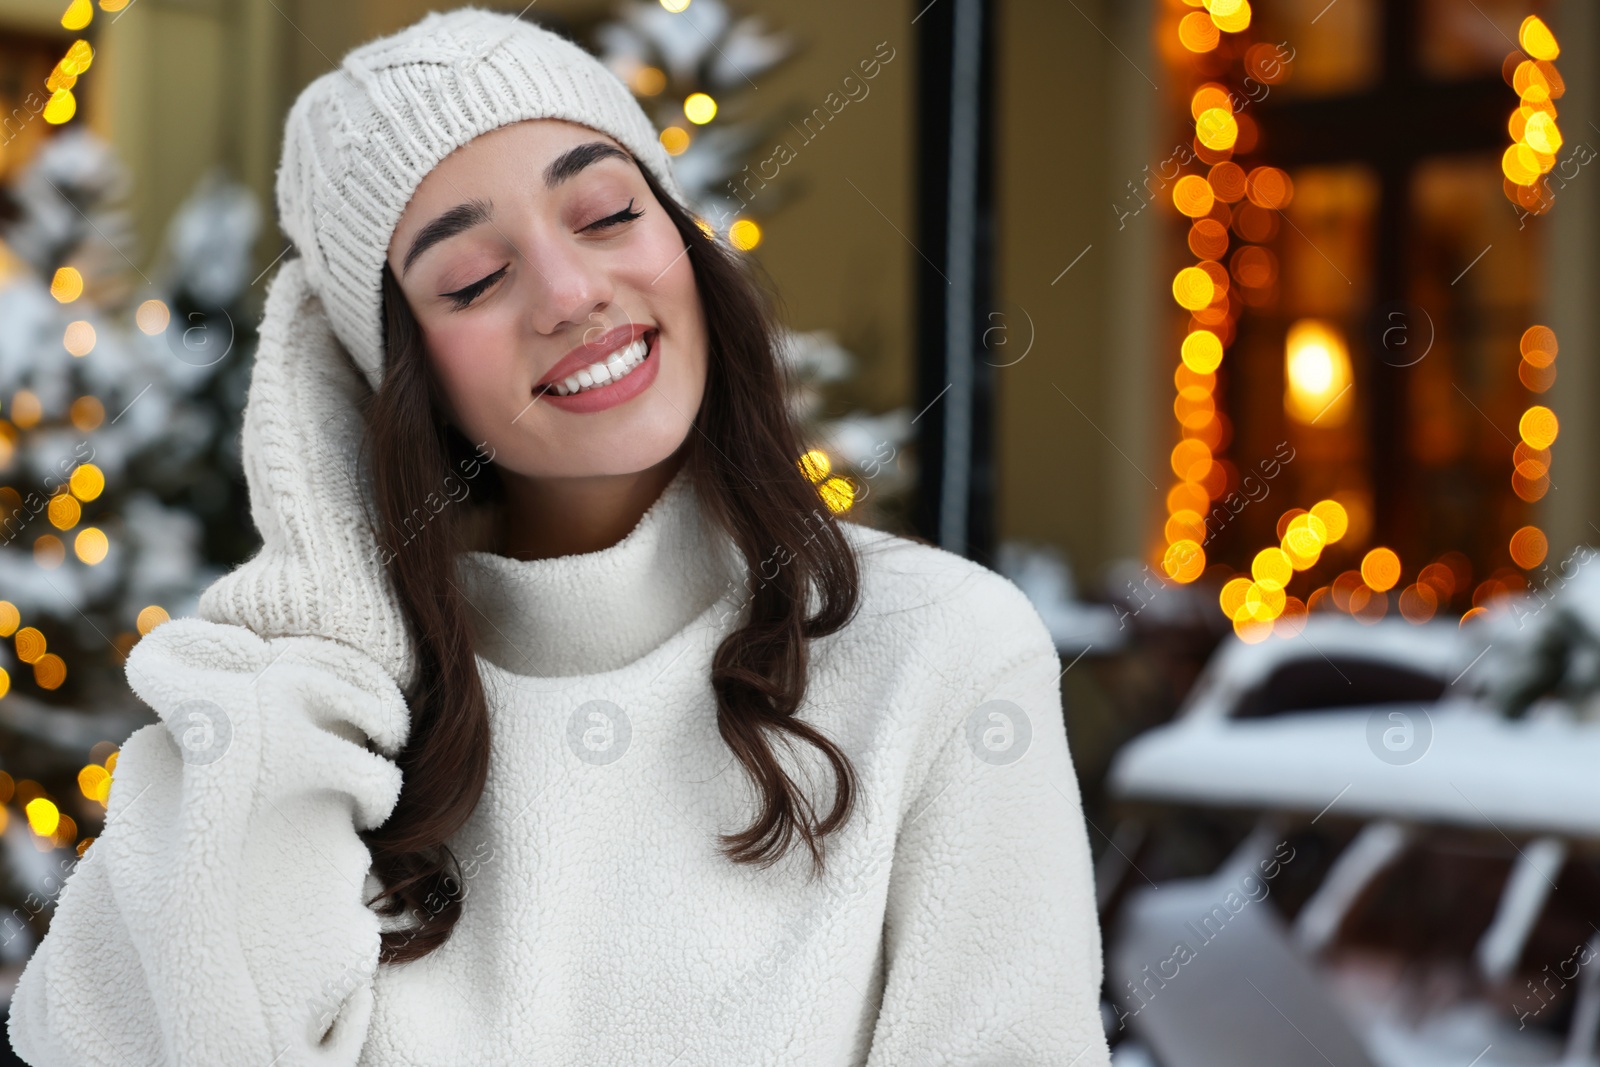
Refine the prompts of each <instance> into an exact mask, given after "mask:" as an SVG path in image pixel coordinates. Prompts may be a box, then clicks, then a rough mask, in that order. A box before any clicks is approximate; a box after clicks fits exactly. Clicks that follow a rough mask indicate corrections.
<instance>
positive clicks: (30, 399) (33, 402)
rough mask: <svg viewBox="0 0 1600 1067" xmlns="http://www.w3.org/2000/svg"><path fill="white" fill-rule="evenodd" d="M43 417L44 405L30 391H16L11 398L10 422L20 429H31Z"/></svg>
mask: <svg viewBox="0 0 1600 1067" xmlns="http://www.w3.org/2000/svg"><path fill="white" fill-rule="evenodd" d="M43 417H44V404H42V403H41V402H40V401H39V394H38V393H36V392H34V391H33V390H32V389H18V390H17V391H16V394H15V395H13V396H12V398H11V421H12V422H14V423H16V424H17V425H18V426H20V427H21V428H22V429H24V430H27V429H31V428H33V427H34V426H37V425H38V424H39V420H40V419H41V418H43Z"/></svg>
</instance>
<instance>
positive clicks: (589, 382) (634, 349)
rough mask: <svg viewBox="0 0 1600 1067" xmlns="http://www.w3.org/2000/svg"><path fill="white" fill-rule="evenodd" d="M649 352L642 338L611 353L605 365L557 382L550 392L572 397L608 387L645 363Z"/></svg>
mask: <svg viewBox="0 0 1600 1067" xmlns="http://www.w3.org/2000/svg"><path fill="white" fill-rule="evenodd" d="M649 351H650V342H649V341H647V340H645V339H644V338H643V337H641V338H639V339H638V340H637V341H635V342H633V344H631V345H629V346H627V347H626V348H621V349H618V350H617V351H615V352H613V353H611V355H610V356H608V357H607V358H606V361H605V362H604V363H592V364H590V365H589V366H587V367H584V368H583V369H582V370H580V371H578V373H576V374H574V375H572V376H570V377H568V378H563V379H562V380H561V381H559V382H556V383H555V384H554V385H552V386H551V387H550V391H551V392H552V393H555V394H556V395H557V396H570V395H571V394H573V393H577V392H582V391H583V390H585V389H594V388H596V387H597V386H602V385H608V384H610V383H611V382H614V381H617V380H618V379H620V378H625V377H627V376H628V375H629V374H630V373H632V371H633V369H634V368H635V367H637V366H638V365H639V364H641V363H643V362H644V358H645V356H646V354H648V353H649Z"/></svg>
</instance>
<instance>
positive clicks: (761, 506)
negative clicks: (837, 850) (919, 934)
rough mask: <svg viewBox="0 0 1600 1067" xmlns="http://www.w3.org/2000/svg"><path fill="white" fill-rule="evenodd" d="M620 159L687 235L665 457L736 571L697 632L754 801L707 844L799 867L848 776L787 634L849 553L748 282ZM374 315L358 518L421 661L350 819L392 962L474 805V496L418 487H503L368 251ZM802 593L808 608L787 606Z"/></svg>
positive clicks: (816, 867)
mask: <svg viewBox="0 0 1600 1067" xmlns="http://www.w3.org/2000/svg"><path fill="white" fill-rule="evenodd" d="M639 171H640V173H641V174H642V175H643V176H644V179H645V182H646V183H647V184H648V185H649V187H650V191H651V192H652V193H653V194H654V195H655V198H656V201H657V203H658V204H660V206H661V207H662V209H663V210H665V211H666V213H667V216H668V217H669V218H671V219H672V222H673V225H675V226H676V227H677V229H678V233H679V235H680V236H681V237H682V238H683V241H684V243H685V244H686V245H687V246H688V256H689V262H690V263H691V264H692V265H693V267H694V275H695V283H696V286H697V288H698V290H699V297H700V301H701V304H702V307H703V308H704V310H705V319H706V326H707V346H708V351H707V356H708V360H707V364H708V365H707V372H706V386H705V392H704V396H703V399H702V401H701V405H700V409H699V411H698V412H697V413H696V416H695V419H694V429H692V430H691V431H690V433H689V435H688V439H687V441H686V442H685V444H684V446H683V447H684V448H686V449H687V454H686V455H685V456H684V457H683V462H685V463H688V464H690V465H691V471H690V473H691V476H692V478H693V483H694V486H695V489H696V492H697V496H698V500H699V503H700V505H701V507H702V508H703V509H704V510H705V513H706V514H707V516H708V517H709V518H710V519H711V520H712V525H713V527H714V528H717V529H721V530H723V531H725V532H726V533H727V535H728V536H729V537H731V538H732V540H733V541H734V543H735V544H737V546H738V548H739V550H740V552H741V554H742V555H743V557H744V561H745V564H746V566H747V571H748V573H747V580H746V583H745V585H746V589H747V591H748V593H749V595H748V596H747V597H746V608H745V609H744V612H745V613H744V614H742V616H741V619H742V622H741V624H740V625H738V626H737V628H736V629H734V630H733V631H732V632H731V633H729V634H728V636H727V637H726V638H725V639H724V640H723V641H722V643H721V645H720V646H719V647H718V648H717V651H716V654H715V656H714V657H713V659H712V663H711V685H712V689H713V691H714V692H715V693H716V698H717V727H718V730H719V731H720V733H721V735H722V739H723V741H724V742H725V743H726V744H727V745H728V747H729V748H730V749H731V750H732V752H733V755H734V756H735V757H737V759H738V760H739V762H740V763H741V764H743V766H744V769H745V772H746V773H747V774H748V775H749V777H750V779H751V780H752V782H753V783H754V784H755V785H756V787H757V788H758V789H759V792H760V795H761V807H760V811H759V812H758V813H757V814H756V817H755V819H754V821H753V822H752V823H751V824H750V825H749V826H748V827H747V828H745V829H744V830H742V831H740V832H738V833H734V834H723V835H721V839H722V842H723V844H722V846H721V851H722V852H723V854H724V855H726V856H727V857H728V858H729V859H730V860H732V861H733V862H736V863H753V864H760V865H762V866H763V867H768V866H771V865H772V864H774V863H776V862H777V861H778V860H779V859H781V858H782V857H783V856H784V855H785V854H786V853H787V852H789V850H790V848H791V846H792V845H793V843H794V842H795V840H796V839H797V838H798V840H799V841H800V842H801V843H802V844H803V845H804V846H805V847H806V848H807V849H808V850H809V852H810V856H811V861H812V873H813V876H814V875H815V874H816V873H817V872H819V871H820V870H821V869H822V866H823V852H824V850H823V847H822V846H823V839H824V838H825V837H827V835H829V834H831V833H833V832H834V831H836V830H838V829H840V828H841V827H843V826H844V825H845V823H846V822H847V821H848V820H849V817H850V814H851V812H852V811H853V809H854V806H855V798H856V793H857V785H856V777H855V770H854V768H853V767H852V765H851V763H850V760H849V759H848V758H847V757H846V755H845V753H844V752H843V751H841V750H840V749H839V748H838V746H836V745H835V744H834V743H833V742H832V741H831V740H829V739H828V738H827V737H826V736H824V735H823V734H821V733H820V732H818V731H817V730H816V729H814V728H813V727H812V726H810V725H808V724H807V723H805V722H803V721H801V720H799V719H797V718H795V712H796V711H797V709H798V708H799V707H800V703H801V700H802V698H803V696H804V694H805V688H806V667H807V642H808V641H809V640H810V639H812V638H816V637H821V636H824V635H826V634H830V633H833V632H835V631H837V630H839V629H841V628H842V627H843V626H844V625H845V624H846V623H847V622H849V621H850V619H851V618H852V617H853V616H854V614H855V612H856V609H857V606H858V604H859V600H860V574H859V567H858V561H857V558H856V554H855V552H854V549H853V547H852V545H851V543H850V541H849V539H848V536H847V534H846V533H845V531H844V530H843V529H842V528H841V526H840V525H839V523H838V522H837V521H836V520H835V519H834V517H833V515H832V513H831V512H830V511H829V510H828V509H827V508H826V507H819V504H820V500H819V497H818V496H817V492H816V490H815V488H814V487H813V486H812V484H811V483H810V482H809V481H808V480H807V478H806V477H805V476H804V474H803V473H802V471H801V469H800V467H799V465H798V462H797V461H798V458H799V456H800V453H801V434H800V432H799V428H798V426H797V425H796V423H795V420H794V416H793V414H792V412H791V408H790V406H789V404H788V402H787V400H786V398H785V389H784V387H785V377H784V375H785V370H784V363H783V361H782V360H781V357H780V355H779V352H778V349H777V344H778V340H777V331H778V322H777V315H776V311H775V309H774V305H773V300H772V297H771V296H770V295H769V290H768V288H766V287H764V286H763V285H762V284H760V283H758V281H757V277H756V275H755V274H754V273H753V268H752V267H751V265H750V264H749V263H748V262H747V261H745V260H744V259H743V258H742V257H741V256H739V255H738V254H737V253H735V252H733V251H732V250H731V249H730V248H729V247H728V246H727V245H726V244H723V243H719V242H717V241H715V240H713V239H712V238H710V237H708V236H707V234H706V233H705V232H704V231H703V230H701V228H700V226H699V225H697V224H696V222H695V220H694V218H692V217H691V216H690V215H689V214H688V213H687V212H686V211H685V210H684V208H683V207H681V206H680V205H679V204H678V203H677V202H676V201H675V200H673V198H672V197H671V196H670V195H668V194H666V193H664V192H663V191H662V189H661V187H660V185H659V184H658V183H657V182H656V181H655V179H654V178H653V177H652V175H651V174H650V172H649V170H648V169H647V168H644V167H640V168H639ZM383 319H384V330H385V337H384V344H385V363H384V375H383V381H382V384H381V386H380V388H379V389H378V390H377V392H376V393H374V394H372V395H371V396H370V397H369V398H367V401H366V404H365V411H364V414H365V431H364V434H363V439H362V451H363V453H364V454H365V456H366V457H367V458H368V460H369V463H370V469H371V471H372V478H373V488H374V494H373V500H374V504H375V506H376V509H377V515H376V516H375V517H373V520H374V526H375V533H376V534H377V536H378V540H379V544H380V545H382V546H384V558H385V560H386V562H387V570H388V573H389V575H390V578H391V580H392V581H393V582H394V586H395V590H396V592H397V594H398V597H399V600H400V603H401V605H402V607H403V609H404V612H405V615H406V618H407V622H408V627H409V630H410V637H411V640H412V641H413V643H414V648H415V650H416V651H417V653H418V663H419V665H420V668H421V669H420V671H419V672H418V681H417V682H416V684H415V685H414V686H412V687H411V689H410V690H409V691H407V693H406V694H405V696H406V700H407V704H408V706H409V709H410V714H411V733H410V736H409V738H408V739H407V743H406V745H405V747H404V748H403V749H402V750H401V752H400V754H399V756H398V757H397V762H398V763H399V765H400V768H401V770H402V774H403V781H404V785H403V788H402V789H401V792H400V797H399V800H398V802H397V803H396V805H395V808H394V812H393V813H392V814H391V815H390V817H389V819H388V821H387V822H385V823H384V824H383V825H382V826H380V827H378V828H376V829H374V830H370V831H363V832H362V834H361V836H362V839H363V840H364V841H365V842H366V844H367V847H368V849H369V850H370V852H371V855H372V869H373V872H374V873H375V874H376V875H377V876H378V878H379V879H380V880H381V882H382V884H383V886H384V890H383V892H382V893H380V894H379V895H378V896H376V897H374V898H373V899H372V900H369V901H368V902H367V903H368V904H369V906H370V905H372V904H373V903H374V902H375V901H378V900H384V903H383V904H382V905H380V906H378V907H376V909H375V910H376V911H377V912H378V913H379V914H380V915H384V916H390V917H392V916H395V915H399V914H401V913H402V912H410V913H412V914H413V915H414V916H415V918H416V920H417V921H416V923H415V924H414V925H412V926H410V927H408V928H403V929H389V930H385V931H384V933H383V944H382V950H381V954H380V959H381V960H382V961H383V962H387V963H401V962H405V961H408V960H413V959H419V958H421V957H423V956H426V955H427V954H428V953H429V952H431V951H433V950H434V949H435V948H437V947H439V946H440V945H442V944H443V943H444V942H445V941H446V940H447V939H448V937H449V935H450V931H451V930H452V929H453V928H454V926H455V924H456V922H457V920H458V919H459V918H460V916H461V908H462V901H463V899H464V896H465V894H464V892H463V889H462V879H461V875H460V873H459V864H458V863H457V861H456V857H455V856H454V854H453V853H452V852H451V851H450V849H449V848H448V846H447V845H446V841H447V839H448V838H449V837H450V836H451V835H452V834H454V833H455V832H456V830H458V829H459V828H460V827H461V826H462V824H463V823H465V822H466V820H467V818H468V816H470V815H471V814H472V811H473V809H474V808H476V807H477V804H478V800H479V797H480V796H481V794H482V792H483V787H484V782H485V779H486V777H487V775H488V769H489V717H488V707H487V703H486V699H485V694H484V689H483V685H482V680H481V678H480V677H479V674H478V667H477V662H476V660H475V658H474V650H473V646H472V639H471V637H470V634H469V626H468V623H469V616H468V605H467V604H466V603H465V601H464V598H463V596H462V594H461V592H460V590H459V588H458V587H457V584H456V581H455V576H456V570H455V566H456V555H457V554H458V553H459V552H461V551H463V550H465V549H466V548H468V547H470V545H469V542H468V537H469V531H470V529H471V526H470V522H471V521H472V518H473V513H474V512H478V514H479V515H481V511H480V510H479V507H480V505H472V506H469V507H463V506H456V505H450V506H445V507H443V508H429V507H426V506H425V502H426V501H428V500H429V499H430V497H431V498H432V499H434V500H437V499H438V498H439V496H440V494H441V493H442V492H444V491H445V490H444V489H443V488H442V487H443V486H445V485H447V484H448V483H449V482H450V480H451V478H452V476H453V472H455V471H457V470H463V471H465V470H469V469H470V470H472V471H473V472H474V473H475V477H474V478H473V482H474V484H473V488H472V489H471V490H470V492H469V494H468V496H469V498H473V497H475V498H477V499H478V500H479V501H480V502H481V504H492V503H494V502H496V501H498V500H501V499H503V495H502V494H503V487H502V485H501V482H500V479H499V476H498V472H497V471H496V470H495V468H494V467H493V465H492V464H485V465H484V466H483V467H482V468H481V469H479V468H478V467H477V466H473V464H474V463H475V462H476V461H475V460H474V459H473V456H474V449H473V447H472V445H471V444H470V443H469V442H468V441H467V440H466V438H465V437H464V436H463V435H462V434H461V432H460V431H459V430H458V429H457V428H456V427H454V426H453V425H451V424H450V423H449V422H448V420H447V419H446V417H445V416H444V414H443V412H444V410H445V408H444V407H443V406H442V404H441V403H440V400H439V394H438V390H437V383H436V380H435V379H434V378H433V375H432V371H431V369H430V367H429V364H428V360H427V354H426V351H425V349H424V345H423V341H422V335H421V330H420V329H419V327H418V325H417V322H416V320H415V319H414V318H413V317H412V314H411V310H410V308H409V306H408V305H407V304H406V300H405V297H404V295H403V294H402V292H401V290H400V287H399V285H398V283H397V282H396V281H395V279H394V276H393V274H392V273H391V272H390V271H389V268H388V266H387V265H385V267H384V271H383ZM421 427H431V428H432V432H431V433H430V432H426V431H423V432H419V429H420V428H421ZM777 564H781V565H777ZM769 566H772V567H773V568H774V569H775V573H773V574H771V575H770V576H769V574H768V570H769ZM758 575H759V577H758ZM813 591H814V592H815V593H816V603H817V611H816V613H815V614H813V615H807V614H806V608H807V606H808V594H809V593H811V592H813ZM775 734H786V735H789V736H790V737H791V738H794V739H798V740H801V741H805V742H809V743H810V744H812V745H815V746H816V747H817V748H818V749H819V750H821V752H822V754H823V755H824V756H825V757H826V759H827V760H828V762H829V763H831V764H832V766H833V768H834V774H835V781H836V787H835V791H834V800H833V806H832V808H831V809H830V810H829V812H828V814H827V816H826V817H825V818H823V819H821V820H820V821H818V820H816V818H815V816H814V810H815V809H814V808H813V807H812V805H811V803H810V801H809V800H808V799H807V798H806V797H805V796H804V795H803V794H802V792H801V790H800V789H799V788H798V787H797V786H796V783H795V782H794V780H793V779H792V778H791V777H790V775H789V773H788V772H787V771H786V770H785V768H784V767H783V766H782V765H781V764H780V763H779V761H778V760H777V759H776V758H775V757H774V755H773V748H772V743H773V740H774V737H773V735H775Z"/></svg>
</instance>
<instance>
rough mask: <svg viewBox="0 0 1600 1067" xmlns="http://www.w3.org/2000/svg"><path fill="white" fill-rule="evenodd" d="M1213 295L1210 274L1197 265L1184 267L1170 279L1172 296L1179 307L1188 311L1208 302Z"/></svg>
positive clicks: (1213, 289) (1197, 308)
mask: <svg viewBox="0 0 1600 1067" xmlns="http://www.w3.org/2000/svg"><path fill="white" fill-rule="evenodd" d="M1215 295H1216V288H1215V287H1214V286H1213V285H1212V284H1211V275H1209V274H1207V273H1206V272H1205V271H1203V270H1201V269H1200V268H1199V267H1185V268H1183V269H1182V270H1180V271H1179V272H1178V273H1177V276H1176V277H1174V278H1173V279H1172V298H1173V299H1174V300H1176V301H1177V302H1178V306H1179V307H1182V308H1187V309H1188V310H1189V311H1198V310H1200V309H1201V308H1203V307H1205V306H1206V305H1208V304H1210V303H1211V298H1212V297H1213V296H1215Z"/></svg>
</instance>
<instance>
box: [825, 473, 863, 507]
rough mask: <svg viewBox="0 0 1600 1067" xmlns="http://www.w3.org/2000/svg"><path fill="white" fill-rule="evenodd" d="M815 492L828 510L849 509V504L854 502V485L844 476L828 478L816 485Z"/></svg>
mask: <svg viewBox="0 0 1600 1067" xmlns="http://www.w3.org/2000/svg"><path fill="white" fill-rule="evenodd" d="M817 492H818V493H820V494H821V496H822V502H823V503H824V504H826V505H828V510H829V511H832V512H834V513H838V512H841V511H849V510H850V505H852V504H854V503H855V502H856V487H855V486H853V485H851V484H850V482H849V481H848V480H847V479H844V478H829V479H828V480H827V481H825V482H823V483H822V484H821V485H819V486H817Z"/></svg>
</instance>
